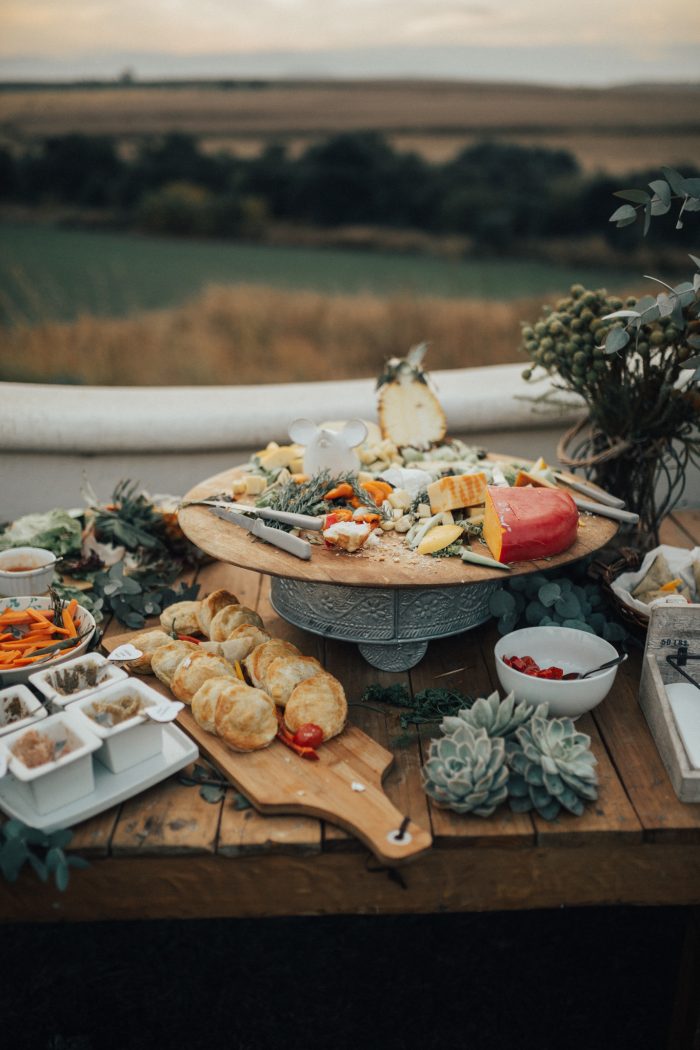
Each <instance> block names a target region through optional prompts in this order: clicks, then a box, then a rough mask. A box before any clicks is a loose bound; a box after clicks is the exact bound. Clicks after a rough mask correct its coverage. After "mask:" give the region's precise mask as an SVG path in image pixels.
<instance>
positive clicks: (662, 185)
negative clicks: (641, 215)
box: [649, 179, 671, 207]
mask: <svg viewBox="0 0 700 1050" xmlns="http://www.w3.org/2000/svg"><path fill="white" fill-rule="evenodd" d="M649 186H650V188H651V189H652V190H653V191H654V193H655V194H656V196H657V197H658V198H659V201H660V202H661V203H662V204H667V205H668V206H669V207H670V205H671V187H670V186H669V184H668V183H667V182H666V180H665V179H654V181H653V182H650V183H649Z"/></svg>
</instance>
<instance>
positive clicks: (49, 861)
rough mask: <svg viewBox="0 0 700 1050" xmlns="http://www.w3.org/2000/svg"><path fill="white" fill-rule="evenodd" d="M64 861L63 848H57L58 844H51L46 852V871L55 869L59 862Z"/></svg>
mask: <svg viewBox="0 0 700 1050" xmlns="http://www.w3.org/2000/svg"><path fill="white" fill-rule="evenodd" d="M64 861H65V857H64V855H63V850H62V849H59V848H58V846H53V847H52V848H51V849H50V850H49V851H48V853H47V854H46V867H47V870H48V871H51V872H53V871H57V870H58V868H59V867H60V865H61V864H63V863H64Z"/></svg>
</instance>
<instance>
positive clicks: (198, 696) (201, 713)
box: [191, 677, 272, 733]
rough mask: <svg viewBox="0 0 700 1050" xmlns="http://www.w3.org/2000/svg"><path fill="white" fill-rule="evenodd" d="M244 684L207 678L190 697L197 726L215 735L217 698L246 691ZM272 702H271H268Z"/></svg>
mask: <svg viewBox="0 0 700 1050" xmlns="http://www.w3.org/2000/svg"><path fill="white" fill-rule="evenodd" d="M247 688H248V686H247V685H246V684H245V682H241V681H239V680H238V679H232V678H223V677H222V678H207V680H206V682H205V683H204V685H200V687H199V689H198V690H197V692H196V693H195V694H194V696H193V697H192V705H191V706H192V715H193V717H194V720H195V722H196V723H197V725H199V726H201V727H202V729H206V731H207V733H216V717H215V716H216V704H217V701H218V699H219V697H220V696H221V695H222V694H223V693H224V692H226V694H227V695H228V696H233V694H234V693H235V691H236V690H237V689H239V690H240V689H247ZM270 702H272V701H270Z"/></svg>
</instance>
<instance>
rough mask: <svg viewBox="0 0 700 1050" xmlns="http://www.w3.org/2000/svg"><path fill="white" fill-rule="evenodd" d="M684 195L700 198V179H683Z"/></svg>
mask: <svg viewBox="0 0 700 1050" xmlns="http://www.w3.org/2000/svg"><path fill="white" fill-rule="evenodd" d="M683 193H686V194H687V195H688V196H689V197H700V179H696V178H692V177H691V178H689V179H683Z"/></svg>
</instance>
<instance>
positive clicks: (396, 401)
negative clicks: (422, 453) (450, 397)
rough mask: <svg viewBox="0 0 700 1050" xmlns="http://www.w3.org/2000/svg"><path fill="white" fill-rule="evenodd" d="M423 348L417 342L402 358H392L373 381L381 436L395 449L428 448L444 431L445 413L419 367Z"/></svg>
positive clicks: (439, 440) (445, 425)
mask: <svg viewBox="0 0 700 1050" xmlns="http://www.w3.org/2000/svg"><path fill="white" fill-rule="evenodd" d="M427 349H428V344H427V343H421V344H420V346H414V347H413V348H412V349H411V350H409V352H408V353H407V354H406V356H405V357H392V358H391V359H390V360H389V361H387V365H386V369H385V371H384V374H383V375H382V376H380V378H379V380H378V382H377V389H378V391H379V406H378V410H379V425H380V427H381V429H382V436H383V437H384V438H388V439H389V441H392V442H393V443H394V444H395V445H397V446H398V447H399V448H405V447H406V446H409V445H410V446H411V448H419V449H423V448H430V446H431V445H438V444H440V442H441V441H442V440H443V438H444V437H445V434H446V432H447V420H446V419H445V413H444V412H443V410H442V406H441V405H440V402H439V401H438V399H437V398H436V396H435V394H434V393H433V391H432V390H431V389H430V386H429V385H428V378H427V376H426V373H425V372H424V371H423V369H422V368H421V363H422V361H423V358H424V356H425V352H426V350H427Z"/></svg>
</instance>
